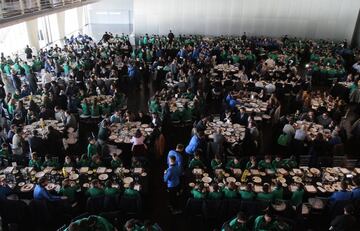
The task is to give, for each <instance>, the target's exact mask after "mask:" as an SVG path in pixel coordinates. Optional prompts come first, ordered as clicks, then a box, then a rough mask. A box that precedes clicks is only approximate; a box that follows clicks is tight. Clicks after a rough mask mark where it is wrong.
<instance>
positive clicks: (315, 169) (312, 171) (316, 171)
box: [310, 168, 320, 175]
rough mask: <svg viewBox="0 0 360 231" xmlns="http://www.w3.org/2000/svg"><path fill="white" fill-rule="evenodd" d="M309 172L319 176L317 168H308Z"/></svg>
mask: <svg viewBox="0 0 360 231" xmlns="http://www.w3.org/2000/svg"><path fill="white" fill-rule="evenodd" d="M310 172H311V173H312V174H314V175H319V174H320V170H319V169H317V168H310Z"/></svg>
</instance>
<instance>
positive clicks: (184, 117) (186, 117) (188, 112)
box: [181, 108, 192, 122]
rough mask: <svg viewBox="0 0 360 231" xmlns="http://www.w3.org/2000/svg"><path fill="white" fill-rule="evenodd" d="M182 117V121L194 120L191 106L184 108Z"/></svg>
mask: <svg viewBox="0 0 360 231" xmlns="http://www.w3.org/2000/svg"><path fill="white" fill-rule="evenodd" d="M181 119H182V121H184V122H186V121H191V120H192V110H191V109H190V108H184V110H183V111H182V112H181Z"/></svg>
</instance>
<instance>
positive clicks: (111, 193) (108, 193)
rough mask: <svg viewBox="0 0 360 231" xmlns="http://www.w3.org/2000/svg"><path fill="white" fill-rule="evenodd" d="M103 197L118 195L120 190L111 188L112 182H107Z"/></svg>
mask: <svg viewBox="0 0 360 231" xmlns="http://www.w3.org/2000/svg"><path fill="white" fill-rule="evenodd" d="M104 193H105V196H116V195H118V194H119V193H120V190H119V189H118V188H114V187H113V181H112V180H108V181H106V183H105V190H104Z"/></svg>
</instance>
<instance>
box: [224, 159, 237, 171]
mask: <svg viewBox="0 0 360 231" xmlns="http://www.w3.org/2000/svg"><path fill="white" fill-rule="evenodd" d="M231 168H241V164H240V161H239V162H238V163H237V164H235V162H234V160H229V161H228V162H227V164H226V169H231Z"/></svg>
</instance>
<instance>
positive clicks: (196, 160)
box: [189, 149, 205, 169]
mask: <svg viewBox="0 0 360 231" xmlns="http://www.w3.org/2000/svg"><path fill="white" fill-rule="evenodd" d="M189 168H190V169H193V168H205V165H204V163H203V162H202V161H201V160H200V150H199V149H198V150H196V152H195V155H194V158H193V159H192V160H191V161H190V163H189Z"/></svg>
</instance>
